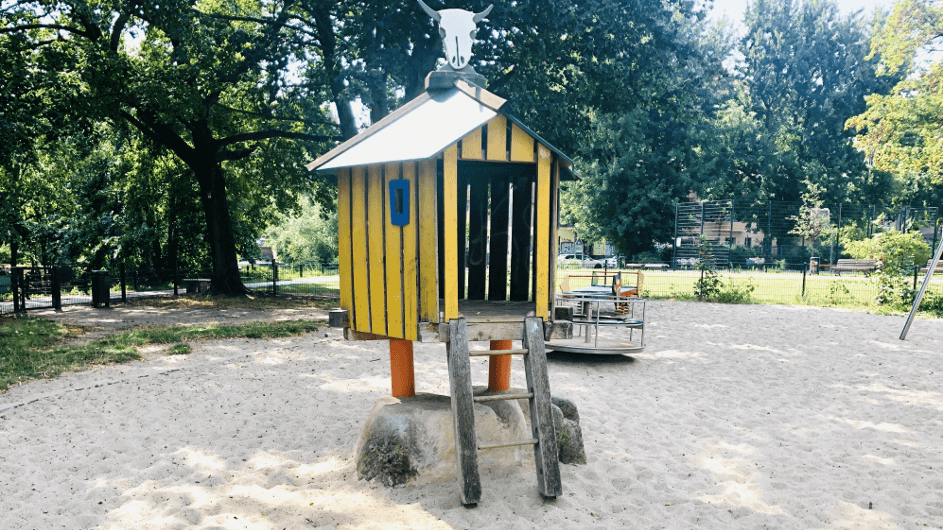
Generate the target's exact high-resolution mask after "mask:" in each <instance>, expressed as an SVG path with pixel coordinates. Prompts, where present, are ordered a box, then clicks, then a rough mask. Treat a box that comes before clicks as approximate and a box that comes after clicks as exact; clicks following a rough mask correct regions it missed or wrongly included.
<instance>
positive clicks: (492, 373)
mask: <svg viewBox="0 0 943 530" xmlns="http://www.w3.org/2000/svg"><path fill="white" fill-rule="evenodd" d="M510 349H511V341H509V340H493V341H491V351H501V350H510ZM510 389H511V356H510V355H492V356H491V357H490V358H489V359H488V390H492V391H496V390H510Z"/></svg>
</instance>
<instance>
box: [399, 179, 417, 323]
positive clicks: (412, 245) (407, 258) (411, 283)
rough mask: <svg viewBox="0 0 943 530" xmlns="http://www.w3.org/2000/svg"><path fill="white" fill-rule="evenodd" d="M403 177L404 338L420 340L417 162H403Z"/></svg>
mask: <svg viewBox="0 0 943 530" xmlns="http://www.w3.org/2000/svg"><path fill="white" fill-rule="evenodd" d="M403 178H404V179H406V180H408V181H409V224H407V225H406V226H404V227H403V328H404V329H403V333H404V336H403V338H404V339H407V340H419V291H418V287H419V274H418V273H419V271H418V268H417V266H418V265H419V259H418V256H416V246H417V245H418V238H419V230H418V226H419V208H418V205H419V201H418V200H417V199H418V197H419V196H418V195H417V194H416V191H417V189H416V164H415V163H413V162H405V163H403Z"/></svg>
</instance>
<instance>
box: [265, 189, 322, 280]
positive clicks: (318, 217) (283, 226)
mask: <svg viewBox="0 0 943 530" xmlns="http://www.w3.org/2000/svg"><path fill="white" fill-rule="evenodd" d="M279 217H280V218H279V222H278V224H276V225H273V226H272V227H270V228H269V229H268V231H267V232H266V237H267V242H268V243H269V244H270V245H271V246H272V247H273V248H274V249H275V252H276V255H277V256H278V257H279V260H280V261H283V262H284V261H288V262H292V263H295V264H305V265H306V264H314V263H336V262H337V213H336V212H331V211H325V210H324V209H323V208H322V207H321V206H319V205H318V204H316V203H314V202H313V201H312V200H310V199H307V198H305V199H302V207H301V210H300V212H299V213H298V214H295V215H281V216H279Z"/></svg>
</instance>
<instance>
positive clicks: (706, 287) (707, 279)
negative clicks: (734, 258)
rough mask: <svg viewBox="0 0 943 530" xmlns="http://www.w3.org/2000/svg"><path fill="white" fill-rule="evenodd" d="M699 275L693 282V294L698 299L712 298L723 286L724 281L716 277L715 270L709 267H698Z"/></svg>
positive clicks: (716, 295) (717, 294)
mask: <svg viewBox="0 0 943 530" xmlns="http://www.w3.org/2000/svg"><path fill="white" fill-rule="evenodd" d="M698 268H699V269H701V277H700V278H699V279H698V280H697V282H696V283H695V284H694V296H696V297H697V299H698V300H714V299H716V298H717V297H718V296H719V295H720V292H721V289H723V287H724V283H723V282H722V281H720V278H718V277H717V271H715V270H714V269H710V268H705V267H700V266H698Z"/></svg>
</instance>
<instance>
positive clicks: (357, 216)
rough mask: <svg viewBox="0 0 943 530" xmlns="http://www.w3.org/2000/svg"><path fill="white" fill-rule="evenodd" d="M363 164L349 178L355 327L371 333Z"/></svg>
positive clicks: (365, 188) (357, 329)
mask: <svg viewBox="0 0 943 530" xmlns="http://www.w3.org/2000/svg"><path fill="white" fill-rule="evenodd" d="M365 179H366V175H364V172H363V168H362V167H355V168H354V169H353V173H352V174H351V178H350V220H351V223H350V226H351V230H350V244H351V247H352V250H351V257H352V260H353V263H352V266H351V268H352V274H351V276H352V277H353V280H354V282H353V283H354V315H353V316H354V320H353V326H352V327H353V329H354V330H356V331H363V332H365V333H370V289H369V287H368V275H369V270H368V268H367V184H366V180H365Z"/></svg>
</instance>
